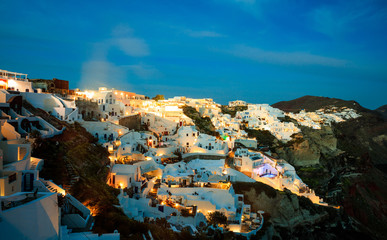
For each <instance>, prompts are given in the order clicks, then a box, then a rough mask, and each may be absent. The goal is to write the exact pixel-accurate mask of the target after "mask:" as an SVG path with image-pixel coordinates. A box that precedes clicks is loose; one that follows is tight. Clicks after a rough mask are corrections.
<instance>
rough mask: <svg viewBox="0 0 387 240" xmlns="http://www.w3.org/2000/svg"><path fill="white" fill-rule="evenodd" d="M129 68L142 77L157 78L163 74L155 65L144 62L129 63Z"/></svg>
mask: <svg viewBox="0 0 387 240" xmlns="http://www.w3.org/2000/svg"><path fill="white" fill-rule="evenodd" d="M128 69H129V70H131V71H132V72H133V73H134V74H135V75H136V76H138V77H139V78H142V79H151V78H157V77H159V76H160V75H161V73H160V72H159V70H157V69H156V68H154V67H153V66H149V65H144V64H142V63H140V64H135V65H129V66H128Z"/></svg>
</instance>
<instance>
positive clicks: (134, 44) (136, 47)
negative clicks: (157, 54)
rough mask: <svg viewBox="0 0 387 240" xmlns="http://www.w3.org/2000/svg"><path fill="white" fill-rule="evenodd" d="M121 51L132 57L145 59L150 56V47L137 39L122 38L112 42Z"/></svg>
mask: <svg viewBox="0 0 387 240" xmlns="http://www.w3.org/2000/svg"><path fill="white" fill-rule="evenodd" d="M112 43H113V44H115V45H116V46H117V47H118V48H119V49H120V50H121V51H123V52H124V53H125V54H126V55H129V56H132V57H145V56H148V55H149V47H148V45H147V44H146V43H145V41H144V40H142V39H140V38H135V37H122V38H115V39H113V40H112Z"/></svg>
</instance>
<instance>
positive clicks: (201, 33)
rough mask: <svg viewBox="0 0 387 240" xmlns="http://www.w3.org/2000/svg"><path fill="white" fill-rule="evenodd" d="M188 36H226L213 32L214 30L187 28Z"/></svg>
mask: <svg viewBox="0 0 387 240" xmlns="http://www.w3.org/2000/svg"><path fill="white" fill-rule="evenodd" d="M184 32H185V33H186V34H187V35H188V36H191V37H196V38H205V37H212V38H214V37H215V38H216V37H224V35H223V34H220V33H217V32H213V31H192V30H185V31H184Z"/></svg>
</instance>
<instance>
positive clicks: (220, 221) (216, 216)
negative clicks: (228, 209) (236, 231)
mask: <svg viewBox="0 0 387 240" xmlns="http://www.w3.org/2000/svg"><path fill="white" fill-rule="evenodd" d="M207 220H208V223H210V224H212V225H227V217H226V215H224V213H222V212H218V211H215V212H212V213H209V214H208V218H207Z"/></svg>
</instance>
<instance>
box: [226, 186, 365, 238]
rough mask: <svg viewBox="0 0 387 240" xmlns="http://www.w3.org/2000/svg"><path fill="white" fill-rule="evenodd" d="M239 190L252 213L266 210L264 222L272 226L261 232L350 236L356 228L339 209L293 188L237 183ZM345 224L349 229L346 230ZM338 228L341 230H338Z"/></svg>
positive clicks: (275, 234) (305, 236)
mask: <svg viewBox="0 0 387 240" xmlns="http://www.w3.org/2000/svg"><path fill="white" fill-rule="evenodd" d="M233 187H234V189H235V192H236V193H238V194H239V193H242V194H243V195H244V196H245V199H244V201H245V202H246V203H248V204H251V210H252V212H255V211H257V210H263V211H264V212H265V221H268V222H269V223H270V224H271V225H270V227H268V228H267V229H266V230H265V229H263V230H262V231H267V233H264V232H261V234H263V236H266V235H270V236H275V237H276V239H342V238H341V237H342V236H341V235H345V238H344V239H351V237H350V236H356V234H358V233H357V232H356V231H354V230H353V229H351V227H350V224H349V223H348V221H346V220H343V218H342V212H341V211H340V210H337V209H334V208H331V207H323V206H319V205H314V204H313V203H312V202H311V201H310V200H309V199H307V198H304V197H298V196H297V195H294V194H292V193H291V192H290V191H285V192H280V191H277V190H274V189H273V188H271V187H269V186H267V185H265V184H262V183H260V182H255V183H234V184H233ZM342 226H344V227H345V228H346V229H345V230H343V229H342ZM337 227H338V229H337Z"/></svg>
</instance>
